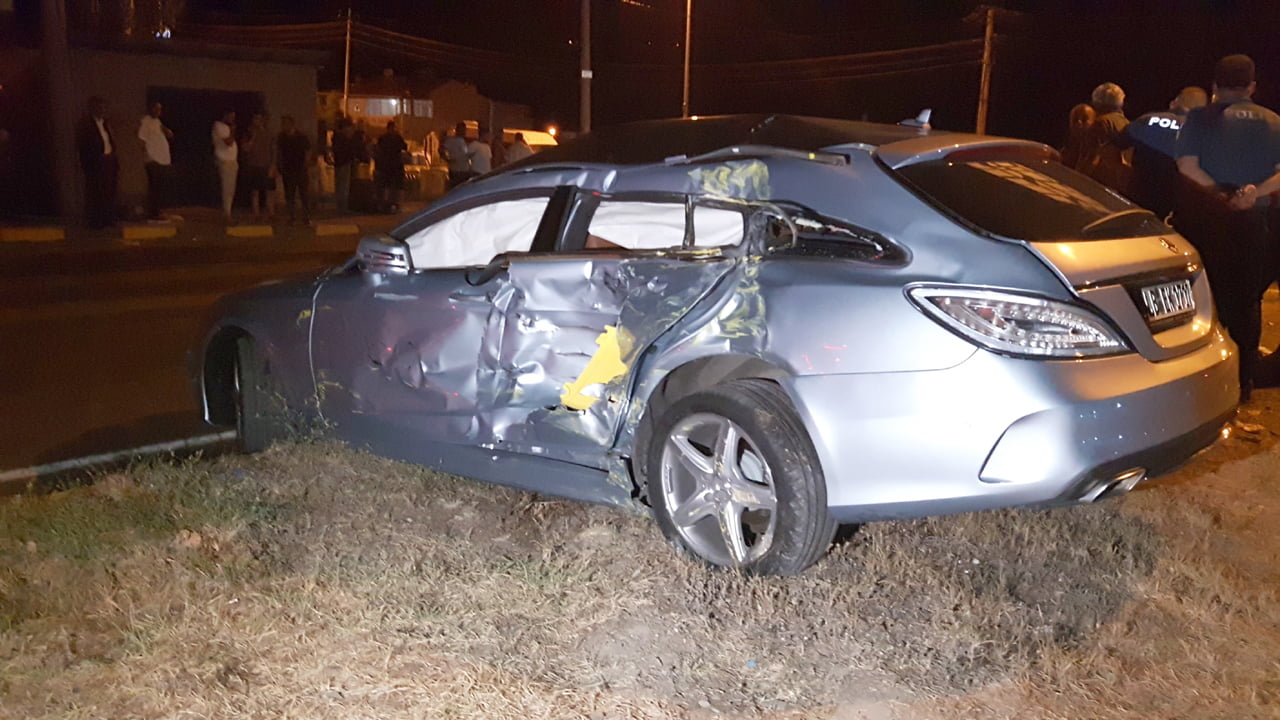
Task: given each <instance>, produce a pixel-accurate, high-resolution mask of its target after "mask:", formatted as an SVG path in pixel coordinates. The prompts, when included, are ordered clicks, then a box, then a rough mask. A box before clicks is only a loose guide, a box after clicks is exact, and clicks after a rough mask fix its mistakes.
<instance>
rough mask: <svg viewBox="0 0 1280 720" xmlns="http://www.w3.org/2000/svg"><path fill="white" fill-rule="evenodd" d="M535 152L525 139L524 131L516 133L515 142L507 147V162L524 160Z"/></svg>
mask: <svg viewBox="0 0 1280 720" xmlns="http://www.w3.org/2000/svg"><path fill="white" fill-rule="evenodd" d="M532 154H533V148H531V147H529V143H527V142H525V140H524V133H516V140H515V142H513V143H511V147H509V148H507V162H515V161H517V160H523V159H525V158H527V157H529V156H530V155H532Z"/></svg>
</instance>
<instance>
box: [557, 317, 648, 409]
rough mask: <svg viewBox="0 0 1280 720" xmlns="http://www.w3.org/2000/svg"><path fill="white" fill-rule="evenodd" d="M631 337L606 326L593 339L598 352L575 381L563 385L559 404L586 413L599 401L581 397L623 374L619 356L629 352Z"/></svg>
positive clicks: (594, 398) (625, 367)
mask: <svg viewBox="0 0 1280 720" xmlns="http://www.w3.org/2000/svg"><path fill="white" fill-rule="evenodd" d="M631 342H632V339H631V334H630V333H628V332H627V331H626V330H625V329H624V330H619V329H618V328H616V327H614V326H613V325H606V326H605V328H604V332H602V333H600V336H599V337H597V338H596V345H598V346H599V348H600V349H599V350H597V351H596V354H595V355H592V356H591V362H589V363H587V366H586V367H585V368H583V370H582V374H581V375H579V376H578V379H577V380H574V381H573V382H571V383H565V384H564V393H563V394H561V395H560V402H562V403H564V405H565V407H568V408H570V409H573V410H586V409H587V408H589V407H591V406H592V405H594V404H595V402H596V400H599V399H600V398H597V397H592V396H590V395H585V394H583V391H584V390H586V389H587V388H589V387H592V386H602V385H604V384H605V383H607V382H609V381H610V380H612V379H614V378H616V377H618V376H619V375H621V374H622V373H624V372H626V371H627V366H626V364H624V363H623V362H622V356H623V355H625V354H626V353H627V351H629V350H630V347H631Z"/></svg>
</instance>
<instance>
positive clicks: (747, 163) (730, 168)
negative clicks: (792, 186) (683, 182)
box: [689, 159, 773, 201]
mask: <svg viewBox="0 0 1280 720" xmlns="http://www.w3.org/2000/svg"><path fill="white" fill-rule="evenodd" d="M689 182H690V185H691V188H690V189H691V190H692V191H693V193H694V194H695V195H709V196H711V197H716V198H734V199H737V200H748V201H765V200H771V199H772V198H773V189H772V188H771V187H770V185H769V166H768V165H766V164H765V163H764V162H763V161H760V160H755V159H752V160H732V161H729V162H724V163H719V164H716V165H700V166H698V167H695V168H693V169H691V170H690V171H689Z"/></svg>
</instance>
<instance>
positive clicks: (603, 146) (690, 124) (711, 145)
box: [522, 114, 937, 166]
mask: <svg viewBox="0 0 1280 720" xmlns="http://www.w3.org/2000/svg"><path fill="white" fill-rule="evenodd" d="M928 133H929V131H925V130H922V129H920V128H916V127H906V126H900V125H883V124H880V123H869V122H858V121H854V120H836V119H830V118H815V117H804V116H799V115H767V114H753V115H716V116H711V117H699V118H697V119H694V118H689V119H673V120H646V121H641V122H633V123H625V124H622V125H615V126H612V127H605V128H601V129H598V130H592V131H591V132H590V133H587V134H586V135H583V136H582V137H580V138H577V139H575V140H571V141H569V142H566V143H562V144H561V145H559V146H558V147H555V148H548V149H547V150H544V151H542V152H541V153H539V154H538V155H537V156H535V158H530V160H529V161H528V162H527V163H522V165H526V166H527V165H541V164H547V163H557V164H572V165H578V164H606V165H647V164H651V163H659V162H663V161H664V160H667V159H669V158H673V157H680V156H685V157H695V156H698V155H703V154H705V153H709V152H713V151H716V150H721V149H723V148H726V147H733V146H739V145H754V146H770V147H776V148H784V149H787V150H797V151H801V152H816V151H818V150H821V149H822V148H827V147H833V146H836V145H850V144H861V145H866V146H869V147H879V146H881V145H885V144H888V143H892V142H896V141H899V140H907V139H910V138H918V137H920V136H921V135H922V134H928ZM935 134H937V133H935Z"/></svg>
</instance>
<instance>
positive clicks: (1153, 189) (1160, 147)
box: [1116, 87, 1209, 218]
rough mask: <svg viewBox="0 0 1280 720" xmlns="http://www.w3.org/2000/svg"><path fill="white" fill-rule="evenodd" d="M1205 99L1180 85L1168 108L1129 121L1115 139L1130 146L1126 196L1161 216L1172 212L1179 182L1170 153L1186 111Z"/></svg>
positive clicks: (1201, 92) (1201, 104)
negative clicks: (1131, 173)
mask: <svg viewBox="0 0 1280 720" xmlns="http://www.w3.org/2000/svg"><path fill="white" fill-rule="evenodd" d="M1208 102H1209V96H1208V95H1207V94H1205V91H1204V90H1203V89H1201V88H1198V87H1187V88H1183V89H1182V92H1180V93H1178V96H1177V97H1175V98H1174V99H1173V101H1172V102H1170V103H1169V109H1168V110H1165V111H1161V112H1152V113H1147V114H1146V115H1142V116H1141V117H1139V118H1138V119H1137V120H1134V121H1133V122H1131V123H1129V125H1128V126H1126V127H1125V129H1124V132H1123V133H1121V134H1120V137H1119V138H1117V140H1116V145H1117V146H1118V147H1121V148H1133V180H1132V181H1131V182H1130V183H1129V197H1131V198H1132V199H1133V201H1134V202H1136V203H1138V204H1139V205H1141V206H1142V207H1144V208H1146V209H1148V210H1150V211H1151V212H1153V213H1155V214H1156V215H1158V216H1160V217H1161V218H1167V217H1168V216H1169V213H1171V212H1173V209H1174V204H1175V203H1174V200H1175V198H1176V197H1177V195H1178V185H1179V184H1180V183H1181V182H1182V180H1181V177H1180V175H1179V173H1178V166H1177V164H1176V163H1175V162H1174V152H1175V150H1176V144H1177V140H1178V131H1179V130H1181V129H1182V125H1183V123H1185V122H1186V119H1187V113H1189V112H1191V111H1192V110H1195V109H1196V108H1199V107H1204V106H1205V104H1206V103H1208Z"/></svg>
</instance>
